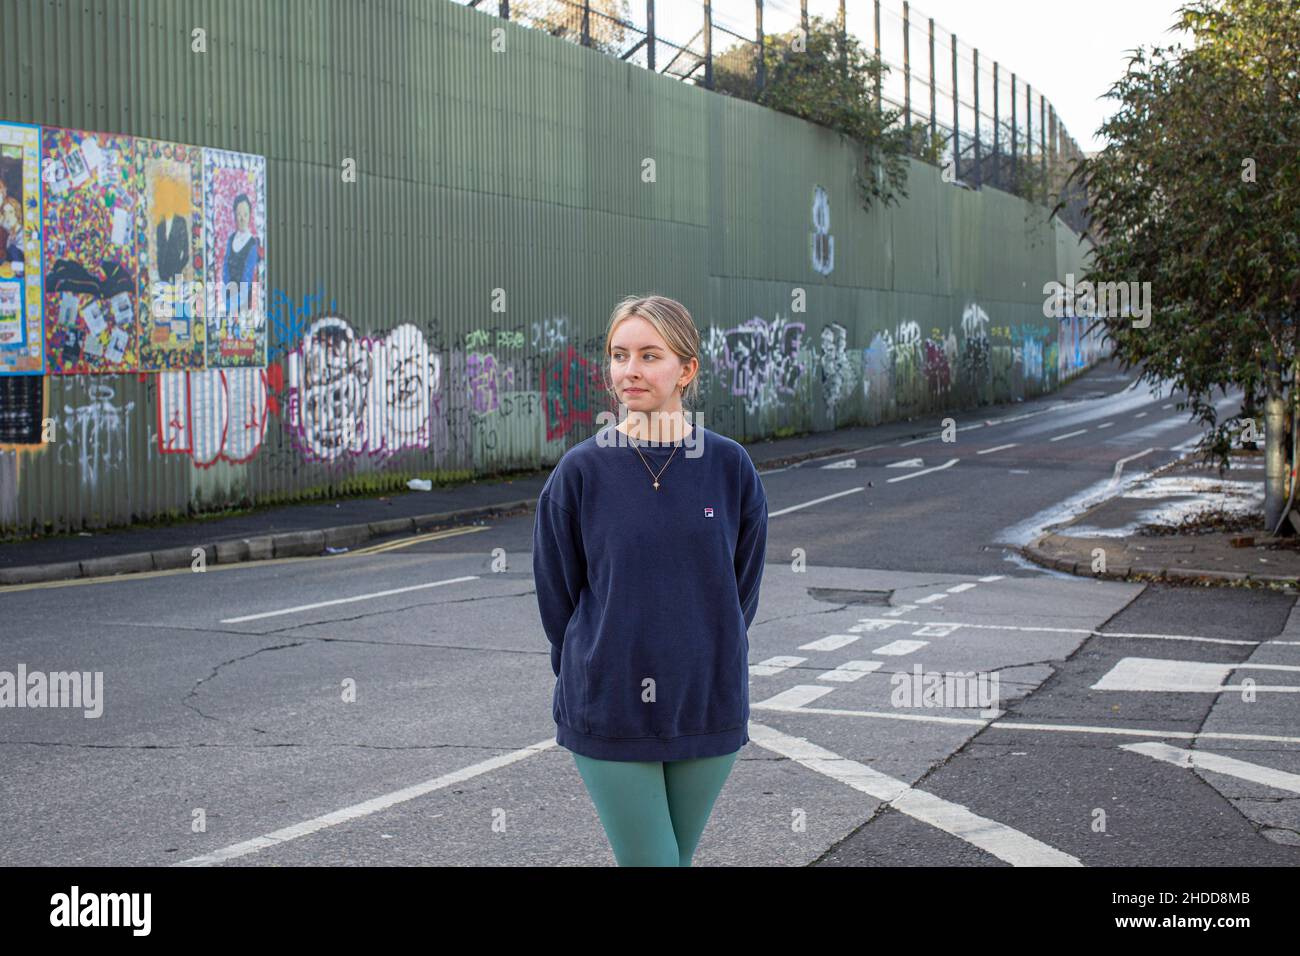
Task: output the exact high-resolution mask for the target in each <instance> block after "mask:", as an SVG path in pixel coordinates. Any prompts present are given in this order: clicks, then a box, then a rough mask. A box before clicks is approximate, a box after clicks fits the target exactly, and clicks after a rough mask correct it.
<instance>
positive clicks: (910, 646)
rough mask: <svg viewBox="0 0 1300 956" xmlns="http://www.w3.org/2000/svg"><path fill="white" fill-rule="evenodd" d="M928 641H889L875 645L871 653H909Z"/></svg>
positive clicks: (923, 645) (917, 649)
mask: <svg viewBox="0 0 1300 956" xmlns="http://www.w3.org/2000/svg"><path fill="white" fill-rule="evenodd" d="M929 643H930V642H929V641H903V640H899V641H890V642H889V643H888V644H882V645H881V646H880V647H877V648H876V649H875V650H873V651H872V652H871V653H873V654H889V655H902V654H910V653H912V651H919V650H920V649H921V648H923V647H925V646H926V645H927V644H929Z"/></svg>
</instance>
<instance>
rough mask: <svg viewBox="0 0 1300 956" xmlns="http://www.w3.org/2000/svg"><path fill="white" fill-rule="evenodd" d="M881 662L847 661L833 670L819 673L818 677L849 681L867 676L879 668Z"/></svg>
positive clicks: (842, 681)
mask: <svg viewBox="0 0 1300 956" xmlns="http://www.w3.org/2000/svg"><path fill="white" fill-rule="evenodd" d="M881 664H882V662H881V661H845V662H844V663H843V664H841V665H840V666H839V667H837V668H835V669H834V670H833V671H827V672H826V673H824V674H818V675H817V679H818V680H828V681H836V682H839V683H848V682H850V681H855V680H857V679H858V678H860V677H866V676H867V675H868V674H870V673H871V672H872V671H876V670H879V669H880V667H881Z"/></svg>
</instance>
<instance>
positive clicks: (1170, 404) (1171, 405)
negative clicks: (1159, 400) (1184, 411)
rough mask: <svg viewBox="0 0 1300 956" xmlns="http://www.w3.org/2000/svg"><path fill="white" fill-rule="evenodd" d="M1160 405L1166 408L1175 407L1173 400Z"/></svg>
mask: <svg viewBox="0 0 1300 956" xmlns="http://www.w3.org/2000/svg"><path fill="white" fill-rule="evenodd" d="M1160 407H1161V408H1162V409H1165V408H1173V407H1174V403H1173V402H1170V403H1169V404H1168V405H1161V406H1160Z"/></svg>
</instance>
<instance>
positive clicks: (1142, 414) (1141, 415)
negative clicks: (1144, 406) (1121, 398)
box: [1133, 412, 1147, 418]
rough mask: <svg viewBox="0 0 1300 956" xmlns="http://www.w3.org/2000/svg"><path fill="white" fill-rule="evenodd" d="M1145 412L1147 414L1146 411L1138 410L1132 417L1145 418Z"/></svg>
mask: <svg viewBox="0 0 1300 956" xmlns="http://www.w3.org/2000/svg"><path fill="white" fill-rule="evenodd" d="M1146 414H1147V413H1146V412H1138V413H1137V414H1136V415H1134V416H1133V417H1134V418H1145V417H1146Z"/></svg>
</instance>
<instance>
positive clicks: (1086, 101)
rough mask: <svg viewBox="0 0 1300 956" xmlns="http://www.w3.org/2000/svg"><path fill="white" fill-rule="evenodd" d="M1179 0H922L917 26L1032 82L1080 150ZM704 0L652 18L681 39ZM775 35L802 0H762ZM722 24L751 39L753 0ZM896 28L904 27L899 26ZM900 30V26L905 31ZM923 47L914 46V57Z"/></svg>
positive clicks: (857, 9)
mask: <svg viewBox="0 0 1300 956" xmlns="http://www.w3.org/2000/svg"><path fill="white" fill-rule="evenodd" d="M1181 4H1182V0H917V2H916V3H915V4H913V6H912V19H913V22H914V23H921V22H924V20H925V19H926V18H928V17H934V19H935V22H936V24H938V25H940V26H942V27H943V28H944V29H946V30H948V31H949V32H951V33H956V34H957V36H958V38H959V40H960V41H961V42H962V43H964V44H967V45H969V46H971V47H975V48H978V49H979V51H980V62H981V64H984V63H986V62H991V61H993V60H997V61H998V62H999V63H1000V64H1002V65H1003V66H1004V67H1005V68H1006V69H1007V70H1009V71H1013V72H1015V73H1016V74H1017V75H1018V76H1019V77H1020V78H1021V79H1022V80H1027V81H1028V82H1029V83H1030V84H1031V85H1032V87H1033V89H1034V91H1035V92H1041V93H1043V94H1044V95H1045V96H1046V97H1047V98H1048V100H1050V101H1051V102H1052V104H1053V105H1054V106H1055V107H1056V112H1057V115H1058V116H1060V117H1061V120H1062V122H1064V123H1065V127H1066V129H1068V130H1069V131H1070V135H1072V136H1073V137H1074V138H1075V140H1076V141H1077V142H1078V143H1079V146H1080V148H1082V149H1083V150H1084V151H1085V152H1092V151H1094V150H1096V149H1100V148H1101V147H1102V145H1104V144H1102V143H1101V142H1100V141H1099V140H1098V139H1097V138H1096V136H1095V132H1096V130H1097V127H1098V126H1100V125H1101V123H1102V121H1103V120H1104V119H1105V118H1106V116H1107V115H1109V114H1110V113H1111V112H1112V111H1113V109H1114V106H1113V101H1111V100H1106V99H1101V98H1100V97H1102V96H1103V94H1105V92H1106V90H1108V89H1109V88H1110V85H1111V84H1112V83H1114V82H1115V80H1117V79H1118V78H1119V77H1120V76H1122V75H1123V73H1124V68H1125V65H1126V64H1127V62H1128V56H1127V55H1126V52H1125V51H1127V50H1130V49H1133V48H1135V47H1138V46H1146V47H1149V46H1151V45H1153V44H1159V45H1168V44H1170V43H1172V42H1173V41H1174V40H1175V39H1176V38H1178V39H1183V37H1182V36H1181V35H1178V36H1177V37H1176V35H1175V34H1172V33H1168V32H1166V31H1167V30H1168V29H1169V27H1170V25H1171V24H1172V23H1173V22H1174V13H1175V11H1176V10H1177V9H1178V7H1179V6H1181ZM703 6H704V5H703V3H702V2H701V0H656V2H655V20H656V22H657V23H658V25H659V29H660V30H661V31H665V34H666V35H673V36H674V38H675V39H678V40H679V41H681V42H685V40H686V39H687V38H688V37H689V36H690V35H691V34H693V33H694V32H695V31H696V30H698V29H699V25H700V23H702V22H703V14H702V12H701V11H702V10H703ZM872 7H873V4H872V0H848V3H847V5H846V9H847V11H848V22H849V30H850V31H851V32H853V33H856V34H857V35H858V36H859V38H860V39H861V40H862V42H863V43H864V44H865V45H866V47H867V48H868V50H869V49H870V48H871V45H872V42H873V32H874V30H873V25H872V20H873V15H872ZM629 8H630V9H631V10H632V11H634V13H633V16H634V19H635V20H636V21H637V22H643V21H644V17H645V13H644V2H643V0H630V2H629ZM764 8H765V10H766V13H765V21H766V22H767V23H769V24H770V26H769V29H770V32H774V33H775V32H781V31H782V30H783V29H786V28H788V27H789V26H790V25H792V24H793V23H795V22H797V20H798V15H799V0H765V2H764ZM838 9H839V3H838V0H809V4H808V11H809V14H810V15H813V16H825V17H828V18H833V17H834V15H835V11H836V10H838ZM883 9H884V10H885V11H886V15H885V18H884V19H885V23H884V24H883V30H884V31H886V32H887V31H888V30H889V29H890V27H889V24H888V16H889V11H893V14H894V15H895V17H896V18H897V19H895V21H894V23H895V24H898V23H899V22H900V20H901V13H902V0H884V3H883ZM713 11H714V13H713V15H714V20H715V22H717V23H719V24H723V25H726V26H728V27H730V28H732V29H733V30H734V32H736V33H740V34H742V35H745V36H751V37H752V36H753V27H754V2H753V0H713ZM895 28H896V29H897V28H898V27H897V26H896V27H895ZM900 35H901V33H900ZM916 55H917V54H916V53H913V56H914V57H915V56H916Z"/></svg>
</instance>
